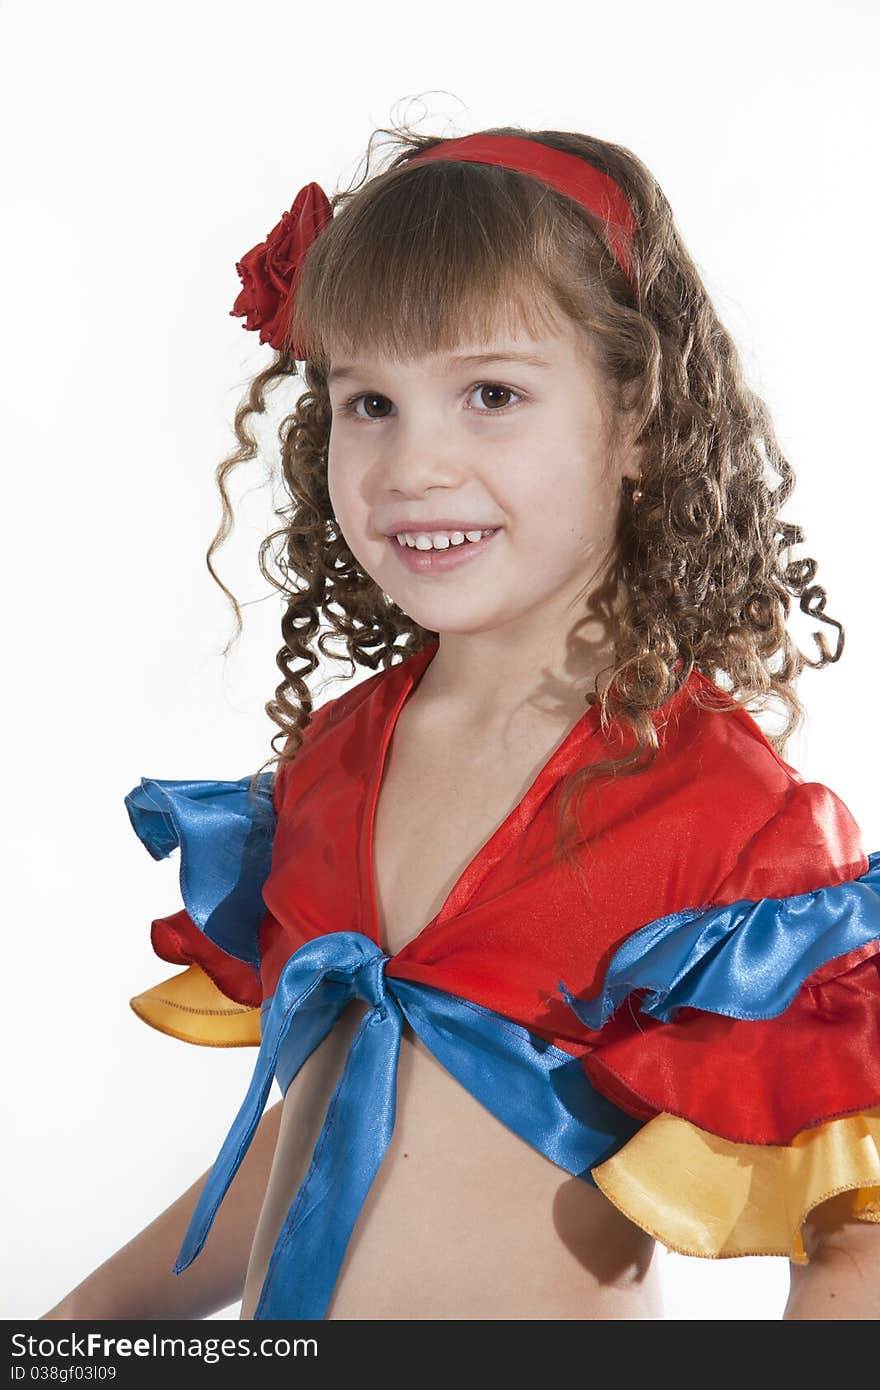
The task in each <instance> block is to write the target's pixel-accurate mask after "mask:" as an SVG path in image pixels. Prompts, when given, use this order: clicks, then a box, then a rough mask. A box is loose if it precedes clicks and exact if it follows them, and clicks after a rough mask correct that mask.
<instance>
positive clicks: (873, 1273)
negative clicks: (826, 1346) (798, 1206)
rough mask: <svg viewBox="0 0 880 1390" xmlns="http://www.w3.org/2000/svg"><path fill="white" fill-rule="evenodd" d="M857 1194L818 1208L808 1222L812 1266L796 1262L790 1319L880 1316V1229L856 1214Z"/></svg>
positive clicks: (792, 1268)
mask: <svg viewBox="0 0 880 1390" xmlns="http://www.w3.org/2000/svg"><path fill="white" fill-rule="evenodd" d="M851 1199H852V1193H851V1192H843V1193H840V1194H838V1195H837V1196H836V1197H832V1198H830V1199H829V1200H828V1201H825V1202H823V1203H822V1204H821V1205H820V1206H818V1207H814V1208H813V1210H812V1211H811V1212H810V1213H809V1215H808V1216H807V1219H806V1221H805V1222H804V1249H805V1250H806V1252H807V1255H808V1256H809V1260H810V1263H809V1264H808V1265H795V1264H790V1265H789V1270H790V1274H791V1287H790V1292H789V1295H788V1302H787V1303H786V1305H785V1311H784V1313H783V1315H782V1316H783V1318H784V1319H786V1320H788V1321H795V1320H796V1321H803V1320H807V1319H810V1320H815V1319H821V1320H823V1321H831V1320H834V1321H837V1320H840V1319H843V1320H846V1321H853V1320H854V1319H858V1320H867V1321H874V1322H875V1321H876V1320H877V1318H880V1225H878V1224H876V1223H874V1222H869V1221H859V1220H857V1219H856V1218H854V1217H852V1216H851V1215H850V1203H851Z"/></svg>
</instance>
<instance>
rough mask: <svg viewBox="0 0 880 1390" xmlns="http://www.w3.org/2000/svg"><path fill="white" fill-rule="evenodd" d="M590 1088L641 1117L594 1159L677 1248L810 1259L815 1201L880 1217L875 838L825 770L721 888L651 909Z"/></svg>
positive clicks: (603, 1030) (878, 869)
mask: <svg viewBox="0 0 880 1390" xmlns="http://www.w3.org/2000/svg"><path fill="white" fill-rule="evenodd" d="M560 990H561V993H562V995H563V997H564V998H565V999H566V1002H567V1003H568V1004H569V1005H570V1007H571V1008H572V1009H573V1010H574V1012H575V1013H576V1014H577V1016H578V1018H579V1019H580V1020H581V1022H582V1023H583V1024H586V1025H587V1027H588V1028H589V1029H591V1030H596V1031H595V1034H594V1037H595V1041H594V1044H592V1045H591V1047H590V1049H589V1050H588V1052H587V1053H585V1055H584V1057H583V1066H584V1069H585V1071H586V1073H587V1075H588V1077H589V1079H590V1081H591V1082H592V1084H593V1086H594V1087H595V1088H596V1090H598V1091H599V1092H601V1093H602V1094H603V1095H604V1096H606V1097H607V1098H608V1099H609V1100H611V1101H612V1102H613V1103H614V1104H615V1105H616V1106H617V1107H618V1108H619V1109H621V1110H623V1111H625V1112H626V1113H627V1114H629V1115H631V1116H633V1117H636V1118H638V1119H640V1120H641V1121H643V1124H642V1126H641V1127H640V1128H639V1130H638V1131H637V1132H636V1134H635V1135H634V1136H633V1137H632V1138H630V1139H629V1141H628V1142H627V1143H625V1144H624V1145H623V1146H622V1147H621V1148H620V1149H619V1150H618V1151H617V1152H616V1153H614V1154H613V1155H612V1156H611V1157H610V1158H609V1159H607V1160H606V1161H605V1162H603V1163H601V1164H599V1165H598V1166H596V1167H595V1168H593V1169H592V1172H591V1176H592V1178H593V1179H594V1181H595V1182H596V1185H597V1186H598V1187H599V1188H600V1189H601V1190H602V1191H603V1192H604V1193H605V1194H606V1196H607V1197H608V1198H609V1199H610V1200H611V1201H612V1202H614V1203H615V1204H616V1205H617V1206H618V1207H619V1208H620V1209H621V1210H622V1211H623V1212H624V1213H625V1214H626V1215H627V1216H628V1217H629V1218H630V1219H631V1220H633V1221H634V1222H635V1223H636V1224H637V1225H639V1226H641V1227H642V1228H643V1229H644V1230H647V1231H649V1232H650V1233H651V1234H652V1235H654V1236H656V1237H657V1238H658V1239H659V1240H661V1241H662V1242H663V1243H664V1244H665V1245H666V1246H668V1247H669V1248H670V1249H672V1250H676V1251H678V1252H680V1253H682V1254H687V1255H699V1256H707V1257H714V1258H723V1257H727V1256H735V1255H787V1256H788V1257H789V1258H790V1259H792V1260H793V1261H795V1262H796V1263H807V1255H806V1252H805V1249H804V1243H803V1235H802V1227H803V1223H804V1221H805V1219H806V1217H807V1216H808V1214H809V1212H810V1211H812V1209H813V1208H814V1207H816V1206H818V1205H819V1203H821V1202H823V1201H825V1200H826V1199H827V1198H829V1197H832V1196H836V1195H838V1194H840V1193H846V1194H848V1197H849V1211H850V1214H851V1216H852V1217H853V1218H854V1219H857V1220H866V1221H877V1222H880V851H878V852H877V853H875V854H872V855H870V856H866V855H865V854H864V851H863V849H862V847H861V838H860V834H859V830H858V827H857V825H856V823H855V821H854V820H853V818H852V816H851V815H850V813H849V811H848V810H847V808H846V807H845V806H844V805H843V803H842V802H841V801H840V800H839V798H837V797H836V796H835V795H834V793H832V792H830V791H829V790H828V788H826V787H823V786H821V784H818V783H805V782H797V783H794V784H793V785H792V788H791V792H790V795H789V796H788V797H787V799H786V802H785V804H784V806H782V807H781V808H780V809H779V810H778V812H777V813H776V814H775V815H773V816H772V818H771V819H770V820H769V821H768V822H767V823H766V824H765V825H764V826H763V827H761V829H760V830H759V831H758V832H757V833H756V834H755V835H754V836H753V837H752V839H751V840H750V841H749V843H748V844H747V845H746V846H744V847H743V850H742V853H741V854H740V856H739V858H738V861H737V863H736V865H735V868H734V869H733V870H732V871H731V872H728V873H727V875H726V876H725V878H724V880H723V881H722V882H721V883H720V884H719V885H718V887H717V889H716V891H715V892H714V893H713V895H712V900H711V901H710V902H709V903H708V904H707V903H701V904H699V905H695V906H694V907H691V908H686V909H683V910H681V911H678V912H675V913H672V914H670V915H669V916H666V917H662V918H659V919H657V920H656V921H653V922H649V923H647V924H646V925H645V926H643V927H642V928H640V929H639V930H638V931H636V932H635V933H633V934H632V935H631V936H629V937H627V938H626V939H625V940H624V941H623V943H622V944H621V945H620V946H619V947H618V948H617V950H616V952H615V953H614V955H613V957H612V958H611V960H610V962H609V965H608V968H607V971H606V973H605V978H604V981H603V985H602V989H601V992H600V993H599V994H598V995H597V996H595V997H593V998H590V999H584V998H576V997H575V996H574V995H573V994H571V993H570V992H569V991H568V990H567V988H566V987H565V984H564V983H563V982H561V981H560Z"/></svg>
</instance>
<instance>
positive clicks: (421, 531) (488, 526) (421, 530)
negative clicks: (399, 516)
mask: <svg viewBox="0 0 880 1390" xmlns="http://www.w3.org/2000/svg"><path fill="white" fill-rule="evenodd" d="M497 529H498V527H497V524H496V523H495V522H494V521H468V522H466V523H465V522H462V521H459V519H458V518H457V517H454V516H437V517H433V518H432V519H431V520H430V521H403V522H401V524H400V525H399V526H389V527H388V528H387V529H386V530H385V531H384V532H383V535H386V536H396V535H398V534H399V533H401V532H406V534H407V535H411V536H430V535H431V534H432V533H433V532H434V531H493V530H497Z"/></svg>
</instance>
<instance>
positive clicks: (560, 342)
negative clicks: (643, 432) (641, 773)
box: [328, 324, 639, 635]
mask: <svg viewBox="0 0 880 1390" xmlns="http://www.w3.org/2000/svg"><path fill="white" fill-rule="evenodd" d="M526 359H528V360H526ZM328 389H329V392H330V401H331V406H332V417H333V418H332V426H331V432H330V443H329V453H328V483H329V491H330V500H331V503H332V505H333V510H334V514H335V516H336V520H337V521H338V523H339V526H340V527H341V529H342V533H343V535H344V537H345V540H346V542H347V544H348V546H349V548H350V549H351V551H352V553H353V554H354V556H355V557H356V559H357V560H358V562H359V563H360V565H361V566H362V567H363V569H364V570H365V571H366V572H367V573H368V574H369V575H370V576H371V577H372V578H373V579H374V580H375V582H376V583H377V584H378V585H379V587H380V588H381V589H382V590H383V592H385V593H386V594H388V595H389V596H390V598H391V599H393V600H394V602H395V603H396V604H397V605H398V606H399V607H400V608H401V609H403V611H404V612H405V613H407V614H408V615H409V617H411V618H412V619H414V620H415V621H416V622H417V623H420V624H421V625H422V627H424V628H427V629H429V630H432V631H435V632H437V633H440V634H442V633H444V632H449V633H460V634H465V633H478V632H486V631H488V630H490V629H493V628H500V627H502V626H503V625H505V624H518V625H521V624H522V623H525V624H526V625H527V627H528V628H529V629H530V630H535V629H534V626H533V625H535V624H537V625H538V627H539V628H540V627H541V626H542V625H546V624H552V625H553V630H554V631H558V630H559V626H560V623H561V622H562V621H563V619H564V616H565V613H566V611H567V609H568V607H569V605H573V604H574V605H577V603H578V599H579V598H581V599H582V597H583V594H582V591H584V590H585V586H587V588H588V586H589V582H590V579H591V577H592V575H593V574H594V573H595V572H596V570H597V569H598V567H599V565H600V564H601V563H603V562H604V559H605V556H606V553H607V551H608V547H609V546H610V545H611V544H612V543H613V536H614V531H615V527H616V520H617V509H618V502H619V496H620V481H621V476H622V474H623V473H626V474H627V475H628V476H629V477H632V478H635V477H636V476H637V475H638V471H639V466H638V460H637V459H636V458H635V457H634V456H633V455H632V453H631V452H625V451H624V450H623V446H621V448H620V449H619V450H618V454H617V459H616V460H615V459H613V458H612V456H611V447H610V436H609V430H608V421H607V418H606V417H605V416H604V415H603V409H602V394H601V384H600V379H599V376H598V373H597V371H596V369H595V367H594V366H593V365H592V363H591V361H590V359H589V355H588V349H587V348H586V343H585V338H584V336H583V334H582V333H580V332H579V331H578V330H577V329H576V328H575V327H574V325H571V324H566V325H565V326H562V327H559V329H558V331H557V330H555V329H554V330H553V332H552V335H551V336H547V337H542V338H532V337H529V336H526V335H524V334H522V333H519V334H511V333H510V332H506V333H504V334H503V335H500V336H498V337H497V338H494V337H493V340H492V342H490V343H470V342H467V343H462V344H460V345H459V347H458V348H457V349H456V351H455V352H454V353H450V354H445V353H432V354H429V355H427V356H424V357H420V358H417V359H414V360H412V359H409V360H407V361H405V362H403V361H400V360H397V359H392V358H387V357H370V358H369V359H363V360H349V359H345V360H342V359H341V358H338V357H331V363H330V372H329V377H328ZM487 528H492V529H493V534H492V535H491V536H490V537H486V538H484V539H482V540H480V541H478V542H477V543H476V544H475V543H474V542H473V540H472V539H468V538H466V533H468V532H471V533H474V532H477V531H483V530H485V529H487ZM399 534H403V535H406V536H407V537H408V538H409V539H410V540H414V539H415V538H416V537H417V536H419V537H421V539H420V540H419V542H418V545H417V546H416V547H415V548H411V547H406V548H403V547H401V544H400V541H399V540H398V539H397V536H398V535H399ZM427 537H433V538H434V540H435V543H436V544H437V545H438V546H440V547H441V548H439V549H435V548H431V549H427V548H424V547H426V546H427V545H428V541H427V539H426V538H427ZM548 635H549V628H548Z"/></svg>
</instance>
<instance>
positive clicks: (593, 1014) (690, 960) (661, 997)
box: [559, 850, 880, 1029]
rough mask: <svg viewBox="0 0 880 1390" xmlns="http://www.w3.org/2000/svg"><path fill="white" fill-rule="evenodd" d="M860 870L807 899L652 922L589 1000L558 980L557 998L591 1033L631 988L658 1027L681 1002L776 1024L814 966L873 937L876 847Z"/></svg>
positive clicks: (879, 901) (878, 932)
mask: <svg viewBox="0 0 880 1390" xmlns="http://www.w3.org/2000/svg"><path fill="white" fill-rule="evenodd" d="M868 866H869V867H868V870H867V872H866V873H864V874H863V875H862V876H861V877H860V878H856V879H852V880H850V881H849V882H847V883H836V884H831V885H829V886H828V887H826V888H817V889H815V890H814V891H813V892H811V893H796V894H793V895H792V896H791V897H789V898H761V899H760V901H758V902H748V901H745V900H742V901H739V902H735V903H730V904H728V905H727V906H726V907H716V908H711V909H708V910H705V909H699V908H690V909H686V910H684V911H682V912H673V913H670V915H669V916H668V917H658V918H657V920H656V921H654V922H649V923H648V925H647V926H645V927H641V928H639V930H638V931H637V932H634V933H633V935H632V936H629V937H627V939H626V940H625V941H624V942H623V944H622V945H621V946H620V947H619V948H618V949H617V951H615V953H614V955H613V956H612V958H611V962H610V964H609V966H608V970H607V973H606V975H605V980H604V984H603V988H602V992H601V994H599V995H597V996H596V998H594V999H577V998H576V997H575V996H574V995H573V994H571V993H570V991H569V990H568V989H567V988H566V986H565V985H564V984H563V982H562V981H561V980H560V981H559V989H560V993H561V994H562V996H563V998H564V999H565V1001H566V1003H567V1004H569V1005H570V1006H571V1008H572V1009H573V1010H574V1012H575V1013H576V1014H577V1016H578V1018H579V1019H580V1020H581V1022H582V1023H585V1024H586V1025H587V1027H588V1028H592V1029H599V1028H602V1027H603V1026H604V1025H605V1024H606V1023H607V1022H608V1020H609V1019H610V1018H611V1017H612V1015H613V1014H614V1013H615V1011H616V1010H617V1009H618V1008H619V1006H620V1005H621V1004H622V1003H623V1001H624V999H626V997H627V995H629V994H630V993H632V991H633V990H637V989H644V990H647V991H648V994H647V995H646V997H645V998H644V999H643V1000H642V1001H641V1002H640V1004H639V1008H640V1010H641V1012H642V1013H645V1014H650V1015H651V1016H652V1017H653V1018H658V1019H661V1020H662V1021H663V1022H669V1021H670V1020H671V1019H673V1018H674V1017H675V1015H676V1013H677V1012H678V1010H679V1009H680V1008H682V1007H685V1006H686V1007H688V1008H693V1009H703V1010H705V1011H707V1012H710V1013H715V1014H724V1015H726V1016H727V1017H728V1018H741V1019H759V1018H775V1017H776V1015H777V1014H781V1013H782V1012H783V1011H784V1010H785V1009H787V1008H788V1006H789V1004H790V1003H791V1002H792V1000H793V999H794V997H795V995H796V994H797V992H798V990H799V989H800V988H801V986H802V984H803V982H804V980H806V979H807V977H808V976H809V975H811V974H812V973H813V971H814V970H818V968H819V967H820V966H822V965H824V964H825V963H826V962H827V961H829V960H834V959H835V958H836V957H837V956H843V955H846V954H847V953H848V952H850V951H854V950H856V949H857V948H858V947H860V946H865V945H867V944H868V943H869V942H872V941H880V850H878V851H877V852H876V853H874V854H871V855H869V856H868ZM695 922H696V923H698V926H697V928H696V929H695V927H694V923H695Z"/></svg>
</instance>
